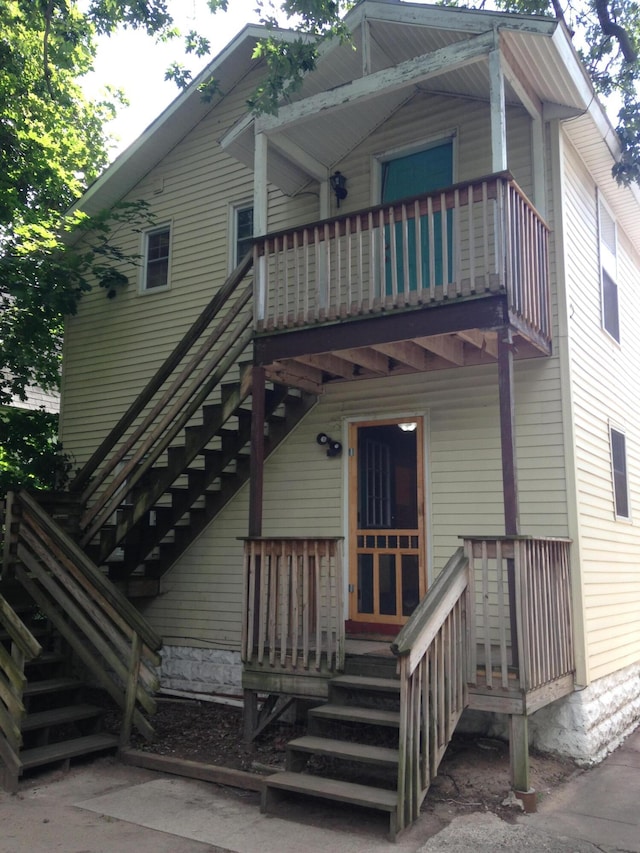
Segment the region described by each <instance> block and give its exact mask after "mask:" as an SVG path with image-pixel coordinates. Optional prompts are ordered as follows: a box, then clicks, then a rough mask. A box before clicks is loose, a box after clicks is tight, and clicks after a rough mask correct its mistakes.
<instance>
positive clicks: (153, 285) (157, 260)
mask: <svg viewBox="0 0 640 853" xmlns="http://www.w3.org/2000/svg"><path fill="white" fill-rule="evenodd" d="M170 256H171V228H170V226H169V225H162V226H160V227H159V228H154V229H153V230H152V231H147V232H146V233H145V235H144V267H143V275H142V290H143V291H148V290H161V289H163V288H164V289H166V288H167V287H169V260H170Z"/></svg>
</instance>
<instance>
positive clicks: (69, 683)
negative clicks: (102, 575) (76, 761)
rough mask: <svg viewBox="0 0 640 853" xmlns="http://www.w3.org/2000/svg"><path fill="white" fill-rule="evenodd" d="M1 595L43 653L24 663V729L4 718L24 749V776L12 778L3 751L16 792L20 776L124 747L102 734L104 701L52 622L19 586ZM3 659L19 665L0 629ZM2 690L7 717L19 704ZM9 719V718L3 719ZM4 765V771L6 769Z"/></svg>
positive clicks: (3, 777) (6, 782)
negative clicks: (81, 672) (80, 672)
mask: <svg viewBox="0 0 640 853" xmlns="http://www.w3.org/2000/svg"><path fill="white" fill-rule="evenodd" d="M0 591H1V593H2V597H3V600H4V603H5V606H8V607H11V609H12V610H13V612H14V613H15V614H17V615H19V618H20V621H21V622H22V624H23V626H24V629H25V630H26V631H28V632H29V633H30V635H31V636H32V637H33V638H34V639H35V640H36V641H37V645H38V647H39V649H40V651H39V652H38V653H37V654H36V656H35V657H33V658H31V659H30V660H28V661H25V662H24V675H23V678H22V679H16V678H15V674H14V678H13V680H14V681H16V680H19V681H21V682H22V705H23V716H22V717H21V719H20V722H19V725H16V724H15V722H14V723H13V725H9V720H7V719H6V718H4V719H3V721H2V722H3V724H4V725H3V726H2V728H3V729H7V728H8V729H10V733H9V736H10V738H11V740H12V742H13V743H14V745H16V746H18V745H19V751H18V754H19V761H20V768H19V773H17V774H11V773H10V767H9V765H10V763H11V761H10V759H9V758H8V756H7V755H6V750H5V749H3V747H2V746H0V758H2V759H3V760H2V761H1V762H0V785H1V786H3V787H6V788H8V789H9V790H12V789H15V787H16V785H17V779H18V776H19V775H21V774H22V773H24V772H25V771H29V770H33V769H34V768H37V767H42V766H45V765H49V764H52V763H59V762H64V763H65V764H68V762H69V761H70V760H71V759H72V758H77V757H79V756H88V755H93V754H96V753H101V752H106V751H113V750H115V749H117V747H118V745H119V738H118V736H116V735H113V734H109V733H107V732H105V731H103V727H102V722H103V717H104V705H105V703H104V701H103V700H101V701H100V704H96V702H95V701H94V700H93V699H92V697H96V696H97V695H99V691H96V690H95V689H93V688H89V687H88V685H87V683H86V682H85V681H84V680H83V679H82V678H81V677H79V676H78V675H77V674H76V673H74V668H73V663H72V655H71V650H70V648H69V646H68V645H67V644H66V643H65V641H64V640H63V638H62V637H61V635H60V633H59V632H58V631H56V629H55V627H54V626H53V625H52V623H51V621H50V620H49V619H47V618H46V616H44V614H43V613H42V612H41V611H40V610H39V609H38V608H37V607H36V606H35V604H34V603H33V601H32V600H30V599H29V597H28V595H26V592H25V590H24V588H23V587H22V586H21V585H20V584H18V583H17V582H12V583H10V582H3V583H2V584H1V585H0ZM0 657H2V658H3V660H4V662H5V665H6V661H7V659H8V658H10V659H12V660H14V658H15V657H16V647H15V644H14V640H13V638H12V636H11V634H10V633H9V632H8V631H7V630H4V629H1V628H0ZM8 687H9V685H7V684H6V683H5V684H4V685H2V689H1V692H2V698H3V700H4V701H5V703H6V704H7V713H11V711H15V710H16V709H17V706H18V705H19V700H18V699H17V697H16V696H15V694H14V693H12V692H10V691H9V689H8ZM2 716H3V717H4V716H5V715H4V714H3V715H2ZM3 764H4V765H5V767H4V770H3V768H2V765H3Z"/></svg>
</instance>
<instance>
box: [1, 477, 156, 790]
mask: <svg viewBox="0 0 640 853" xmlns="http://www.w3.org/2000/svg"><path fill="white" fill-rule="evenodd" d="M8 504H9V505H8V507H7V512H6V520H5V525H4V526H5V530H4V540H5V541H4V560H3V571H2V576H1V577H0V785H1V786H2V787H4V788H6V789H8V790H12V791H13V790H16V788H17V785H18V781H19V779H20V776H21V775H22V774H23V773H24V772H25V771H26V770H31V769H33V768H35V767H40V766H42V765H46V764H50V763H52V762H59V761H64V762H68V761H69V760H70V759H71V758H74V757H77V756H80V755H90V754H94V753H96V752H103V751H105V750H113V749H116V748H118V747H124V746H126V744H127V743H128V741H129V737H130V733H131V730H132V728H134V727H135V728H136V729H137V730H138V731H139V732H140V733H141V734H142V735H143V736H144V737H146V738H147V739H151V738H152V737H153V727H152V725H151V724H150V722H149V720H148V719H147V715H151V714H153V713H154V711H155V707H156V704H155V699H154V696H153V694H154V693H155V691H156V690H157V687H158V678H157V675H156V672H155V669H156V667H158V666H159V664H160V657H159V655H158V650H159V649H160V646H161V641H160V638H159V637H158V636H157V635H156V634H155V633H154V632H153V630H152V629H151V628H150V626H149V625H148V623H147V622H146V621H145V619H144V618H143V617H142V616H141V615H140V614H139V613H138V611H137V610H136V609H135V608H134V607H133V605H131V603H130V602H129V601H127V599H126V598H125V597H124V596H123V595H122V594H121V593H120V592H119V591H118V590H117V589H116V588H115V587H114V586H113V584H112V583H111V582H110V581H109V580H108V579H107V578H106V577H105V575H104V574H103V573H102V572H101V571H100V570H99V569H98V568H97V567H96V566H95V565H94V564H93V563H92V562H91V561H90V560H89V558H88V557H87V555H86V554H85V553H84V552H83V551H82V550H81V549H80V548H79V547H78V545H77V544H76V543H75V541H74V540H73V539H72V538H71V537H70V536H69V534H68V533H67V532H66V531H65V530H64V529H63V527H61V526H60V524H59V523H58V522H57V521H56V520H55V519H54V518H53V517H52V516H50V515H49V514H48V513H47V512H45V510H44V509H43V508H42V506H41V505H40V504H39V503H38V502H36V501H35V500H34V499H33V497H31V496H30V495H29V494H28V493H26V492H21V493H19V494H15V493H9V498H8ZM61 513H62V517H63V518H66V519H67V521H69V519H70V518H72V517H73V516H74V514H75V513H74V509H73V503H71V504H70V506H69V507H67V508H63V509H61ZM104 694H106V695H107V696H108V697H109V698H110V700H111V702H110V703H109V704H111V705H115V706H117V707H119V708H120V709H121V711H122V722H121V727H120V732H119V734H118V735H113V734H108V733H105V732H104V731H103V730H102V717H103V709H104V707H105V704H106V703H105V701H104ZM92 697H100V698H99V699H98V700H94V699H92Z"/></svg>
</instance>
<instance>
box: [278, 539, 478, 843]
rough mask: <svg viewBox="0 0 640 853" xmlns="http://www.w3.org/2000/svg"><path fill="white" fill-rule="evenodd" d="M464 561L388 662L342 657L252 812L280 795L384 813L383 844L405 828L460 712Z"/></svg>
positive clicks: (443, 579) (449, 571)
mask: <svg viewBox="0 0 640 853" xmlns="http://www.w3.org/2000/svg"><path fill="white" fill-rule="evenodd" d="M469 579H470V576H469V561H468V559H467V558H466V556H465V555H464V553H463V550H462V549H461V548H460V549H458V550H457V551H456V553H455V554H454V555H453V556H452V558H451V559H450V560H449V562H448V563H447V565H446V566H445V568H444V569H443V571H442V572H441V573H440V575H439V576H438V577H437V579H436V581H435V582H434V583H433V585H432V586H431V588H430V590H429V591H428V593H427V595H426V596H425V598H424V599H423V600H422V601H421V602H420V604H419V605H418V607H417V608H416V610H415V611H414V613H413V615H412V616H411V618H410V619H409V621H408V622H407V623H406V625H405V626H404V627H403V628H402V630H401V631H400V633H399V634H398V636H397V637H396V639H395V641H394V643H393V644H392V646H391V649H390V651H393V655H391V654H389V655H387V656H375V655H362V656H358V657H354V656H349V655H347V657H346V658H345V672H344V674H340V675H336V676H334V677H333V678H331V679H330V680H329V682H328V700H327V702H326V703H325V704H323V705H319V706H317V707H315V708H312V709H311V710H310V711H309V713H308V731H307V734H306V735H304V736H303V737H300V738H296V739H295V740H293V741H291V742H290V743H289V744H288V745H287V769H286V770H285V771H284V772H281V773H277V774H275V775H273V776H269V777H267V779H266V780H265V787H264V792H263V798H262V810H263V811H265V812H268V811H271V810H272V809H273V808H274V807H275V805H276V803H277V802H278V801H279V800H280V799H281V798H283V797H285V796H286V795H287V793H295V794H298V795H303V796H307V797H314V798H318V799H321V800H332V801H338V802H342V803H346V804H348V805H351V806H359V807H363V808H368V809H375V810H377V811H381V812H384V813H386V814H388V816H389V831H388V836H389V839H390V840H392V841H395V839H396V838H397V836H398V833H399V832H401V831H402V830H403V829H405V828H406V827H408V826H409V825H410V824H411V823H412V822H413V821H415V820H416V819H417V818H418V816H419V814H420V807H421V804H422V802H423V800H424V797H425V796H426V793H427V791H428V789H429V785H430V783H431V779H432V778H433V777H434V776H435V775H436V773H437V771H438V766H439V764H440V761H441V760H442V757H443V755H444V752H445V750H446V748H447V745H448V743H449V740H450V739H451V736H452V734H453V731H454V729H455V727H456V724H457V722H458V720H459V718H460V715H461V713H462V711H463V709H464V708H465V707H466V706H467V704H468V692H467V684H466V682H467V659H468V656H467V631H466V613H467V611H468V600H469V596H470V587H469Z"/></svg>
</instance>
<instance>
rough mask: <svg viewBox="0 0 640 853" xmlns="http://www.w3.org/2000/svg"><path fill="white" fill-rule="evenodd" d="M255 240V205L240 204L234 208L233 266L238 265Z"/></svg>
mask: <svg viewBox="0 0 640 853" xmlns="http://www.w3.org/2000/svg"><path fill="white" fill-rule="evenodd" d="M252 241H253V205H252V204H244V205H238V207H235V208H234V209H233V246H234V255H233V258H232V266H233V267H236V266H237V265H238V264H239V263H240V261H241V260H242V259H243V258H244V256H245V255H246V254H247V252H248V251H249V249H250V248H251V243H252Z"/></svg>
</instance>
